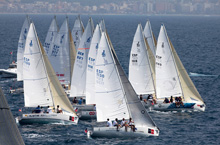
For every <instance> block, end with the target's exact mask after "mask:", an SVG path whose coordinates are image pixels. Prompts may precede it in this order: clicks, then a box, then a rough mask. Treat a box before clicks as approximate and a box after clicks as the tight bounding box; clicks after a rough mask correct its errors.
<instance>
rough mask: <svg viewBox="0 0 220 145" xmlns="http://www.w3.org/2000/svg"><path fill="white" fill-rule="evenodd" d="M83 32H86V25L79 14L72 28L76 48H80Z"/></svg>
mask: <svg viewBox="0 0 220 145" xmlns="http://www.w3.org/2000/svg"><path fill="white" fill-rule="evenodd" d="M83 32H84V26H83V23H82V21H81V19H80V16H78V17H77V18H76V20H75V22H74V26H73V30H72V37H73V40H74V44H75V48H76V49H78V47H79V43H80V40H81V38H82V35H83Z"/></svg>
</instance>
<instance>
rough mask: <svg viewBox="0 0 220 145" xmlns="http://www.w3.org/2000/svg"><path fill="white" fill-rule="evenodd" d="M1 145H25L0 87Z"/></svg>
mask: <svg viewBox="0 0 220 145" xmlns="http://www.w3.org/2000/svg"><path fill="white" fill-rule="evenodd" d="M0 100H1V101H0V116H1V117H0V144H1V145H24V141H23V139H22V137H21V134H20V132H19V130H18V127H17V124H16V123H15V119H14V116H13V114H12V113H11V110H10V108H9V106H8V103H7V100H6V98H5V96H4V94H3V91H2V89H1V87H0Z"/></svg>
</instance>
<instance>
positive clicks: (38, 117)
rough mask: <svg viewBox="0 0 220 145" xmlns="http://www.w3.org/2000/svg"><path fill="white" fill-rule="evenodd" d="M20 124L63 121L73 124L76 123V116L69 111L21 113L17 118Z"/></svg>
mask: <svg viewBox="0 0 220 145" xmlns="http://www.w3.org/2000/svg"><path fill="white" fill-rule="evenodd" d="M18 121H19V123H20V124H35V123H37V124H49V123H64V124H73V125H76V124H77V123H78V116H75V115H74V114H71V113H65V114H58V113H51V114H47V113H32V114H22V117H21V118H18Z"/></svg>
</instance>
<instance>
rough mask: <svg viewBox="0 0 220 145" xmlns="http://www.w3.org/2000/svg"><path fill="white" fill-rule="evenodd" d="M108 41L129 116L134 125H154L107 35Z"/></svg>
mask: <svg viewBox="0 0 220 145" xmlns="http://www.w3.org/2000/svg"><path fill="white" fill-rule="evenodd" d="M108 41H109V43H110V46H111V49H112V54H113V59H114V61H115V65H116V69H117V72H118V77H119V78H120V82H121V86H122V88H123V92H124V96H125V100H126V104H127V108H128V111H129V117H131V118H132V119H133V120H134V123H135V126H136V127H156V124H155V123H154V122H153V120H152V119H151V117H150V116H149V114H148V113H147V111H146V110H145V107H144V106H143V104H142V103H141V101H140V99H139V98H138V96H137V94H136V92H135V91H134V89H133V87H132V85H131V83H130V81H129V80H128V78H127V76H126V75H125V73H124V71H123V69H122V67H121V65H120V63H119V61H118V58H117V55H116V53H115V51H114V48H113V45H112V43H111V40H110V38H109V37H108ZM110 110H111V109H110ZM118 118H120V117H118Z"/></svg>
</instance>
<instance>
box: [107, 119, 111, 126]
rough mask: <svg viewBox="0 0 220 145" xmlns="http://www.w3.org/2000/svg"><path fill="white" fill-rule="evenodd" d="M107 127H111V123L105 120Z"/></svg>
mask: <svg viewBox="0 0 220 145" xmlns="http://www.w3.org/2000/svg"><path fill="white" fill-rule="evenodd" d="M107 127H112V122H111V121H109V119H107Z"/></svg>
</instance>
